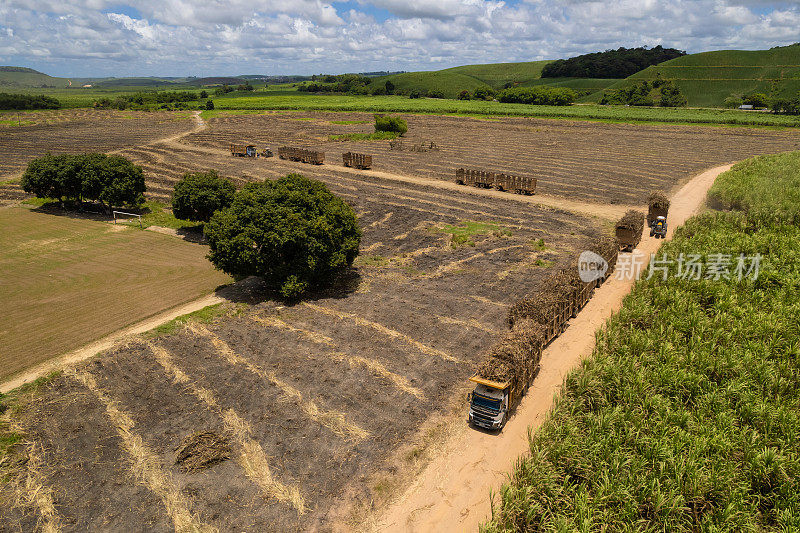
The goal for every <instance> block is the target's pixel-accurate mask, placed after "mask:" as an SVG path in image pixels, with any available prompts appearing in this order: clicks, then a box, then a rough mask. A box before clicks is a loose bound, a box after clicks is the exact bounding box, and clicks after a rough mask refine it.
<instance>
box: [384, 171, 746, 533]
mask: <svg viewBox="0 0 800 533" xmlns="http://www.w3.org/2000/svg"><path fill="white" fill-rule="evenodd" d="M731 166H732V165H725V166H720V167H716V168H712V169H710V170H707V171H705V172H703V173H702V174H699V175H697V176H695V177H694V178H692V179H691V180H690V181H689V182H688V183H686V184H685V185H684V186H683V187H682V188H681V189H680V190H679V191H678V192H677V193H676V194H675V195H674V196H673V197H672V205H671V206H670V213H669V219H670V226H671V227H670V229H669V233H668V236H667V238H668V239H671V238H672V232H673V231H674V228H675V227H677V226H679V225H681V224H683V223H684V222H685V221H686V219H687V218H689V217H690V216H692V215H693V214H695V213H696V212H697V211H698V210H699V209H700V208H701V207H702V206H703V204H704V201H705V198H706V193H707V191H708V189H709V188H710V187H711V185H712V184H713V183H714V179H715V178H716V177H717V176H718V175H719V174H720V173H722V172H724V171H726V170H728V169H729V168H730V167H731ZM660 244H661V241H660V240H656V239H654V238H652V237H649V236H648V235H647V233H645V237H644V238H643V239H642V242H641V244H640V245H639V248H637V249H636V250H635V251H634V257H635V258H636V259H637V260H641V264H642V266H643V267H644V266H645V265H646V263H647V261H648V260H649V258H650V254H651V253H655V252H656V250H657V249H658V247H659V245H660ZM621 257H622V256H621ZM620 265H621V263H620ZM624 270H625V269H624V268H623V267H622V266H620V268H619V269H618V272H622V271H624ZM632 286H633V277H632V276H631V277H630V279H619V277H618V276H617V275H616V274H614V275H612V276H611V278H609V280H608V281H607V282H606V283H604V284H603V286H602V287H600V288H599V289H598V290H597V291H596V292H595V296H594V297H593V298H592V299H591V300H590V301H589V303H588V304H587V305H586V307H584V309H583V310H582V311H581V312H580V313H579V314H578V317H577V318H574V319H572V320H571V321H570V325H569V327H568V328H567V330H566V331H565V332H564V333H562V334H561V335H560V336H559V337H558V338H557V339H556V340H554V341H553V343H552V344H551V345H550V346H549V347H548V348H547V349H546V350H545V351H544V353H543V354H542V369H541V371H540V372H539V375H538V376H537V378H536V380H535V381H534V382H533V384H532V385H531V388H530V389H529V391H528V393H527V394H526V396H525V397H524V398H523V399H522V403H520V405H519V407H518V408H517V411H516V414H515V415H514V416H513V417H512V418H511V420H510V421H509V423H508V424H507V425H506V427H505V429H504V430H503V431H502V432H501V433H500V434H497V435H494V434H490V433H484V432H481V431H478V430H474V429H470V428H468V427H467V424H466V422H465V423H464V424H463V426H462V428H461V430H460V431H459V432H458V433H456V434H455V435H454V436H453V437H452V438H451V439H450V441H449V442H448V443H447V444H446V445H445V447H444V450H443V452H442V454H441V455H439V456H438V457H436V458H435V459H434V460H433V461H432V462H431V463H430V464H428V466H427V467H426V468H425V469H424V470H423V471H422V473H421V474H420V475H419V476H418V477H417V479H416V480H415V481H414V482H413V483H412V485H411V486H410V487H408V488H407V489H406V491H405V492H404V493H402V494H401V495H400V496H399V497H398V498H397V499H396V501H395V502H394V503H393V504H392V505H391V506H390V507H389V508H388V509H386V511H385V512H384V513H382V514H381V515H379V516H377V517H376V519H375V523H374V524H372V529H374V530H375V531H380V532H387V531H414V532H416V531H419V532H428V531H477V530H478V526H479V525H480V524H481V523H482V522H484V521H486V519H487V518H488V517H489V515H490V505H489V492H490V490H491V491H493V492H494V494H495V495H496V496H495V504H497V503H498V496H497V495H498V493H499V489H500V486H501V485H502V483H503V482H504V481H505V480H506V479H507V475H508V474H509V473H510V472H511V471H512V469H513V467H514V463H515V462H516V460H517V458H518V457H519V456H520V455H522V454H525V453H527V452H528V428H529V427H530V428H531V429H532V430H535V429H536V428H538V427H539V426H540V425H541V423H542V422H543V420H544V419H545V417H546V414H547V412H548V411H549V409H550V406H551V405H552V401H553V397H554V395H555V394H556V393H557V392H558V389H559V387H560V386H561V383H562V382H563V380H564V377H565V376H566V374H567V373H568V372H570V371H571V370H573V369H574V368H575V367H576V366H577V365H578V364H579V363H580V361H581V360H582V359H583V358H585V357H588V356H589V355H591V353H592V350H593V349H594V341H595V337H594V334H595V331H596V330H597V329H598V328H600V327H602V326H603V324H604V323H605V321H606V319H607V318H608V317H609V316H610V315H611V314H612V313H613V312H615V311H616V310H618V309H619V307H620V305H621V303H622V299H623V297H624V296H625V295H626V294H628V292H630V290H631V288H632ZM464 416H465V418H466V411H465V413H464Z"/></svg>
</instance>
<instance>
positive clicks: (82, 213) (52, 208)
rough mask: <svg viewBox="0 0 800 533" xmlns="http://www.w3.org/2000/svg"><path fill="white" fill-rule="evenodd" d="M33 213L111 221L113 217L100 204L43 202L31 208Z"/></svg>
mask: <svg viewBox="0 0 800 533" xmlns="http://www.w3.org/2000/svg"><path fill="white" fill-rule="evenodd" d="M31 211H33V212H34V213H44V214H47V215H55V216H61V217H66V218H73V219H82V220H94V221H96V222H111V221H112V220H113V217H112V216H111V215H110V214H108V213H106V211H105V209H104V208H103V207H102V206H101V205H100V204H91V203H64V204H62V203H60V202H55V201H54V202H45V203H43V204H42V205H40V206H38V207H34V208H33V209H31Z"/></svg>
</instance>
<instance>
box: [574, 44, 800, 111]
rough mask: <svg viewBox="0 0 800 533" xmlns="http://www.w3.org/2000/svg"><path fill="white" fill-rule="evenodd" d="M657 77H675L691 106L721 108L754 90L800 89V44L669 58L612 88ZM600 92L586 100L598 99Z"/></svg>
mask: <svg viewBox="0 0 800 533" xmlns="http://www.w3.org/2000/svg"><path fill="white" fill-rule="evenodd" d="M657 76H661V77H662V78H669V79H673V80H675V83H676V84H677V85H678V87H679V88H680V89H681V91H682V92H683V94H685V95H686V97H687V99H688V100H689V105H690V106H702V107H721V106H723V105H724V101H725V98H727V97H729V96H732V95H738V96H742V95H747V94H750V93H754V92H759V93H765V94H767V95H768V96H772V97H786V96H794V95H796V94H797V93H798V91H800V45H792V46H784V47H779V48H773V49H771V50H755V51H749V50H719V51H716V52H703V53H700V54H692V55H688V56H683V57H679V58H676V59H672V60H670V61H665V62H664V63H661V64H659V65H654V66H652V67H648V68H646V69H644V70H642V71H641V72H637V73H636V74H634V75H633V76H630V77H628V78H626V79H624V80H621V81H619V82H617V83H615V84H613V85H611V86H610V87H609V89H619V88H621V87H626V86H629V85H631V84H633V83H636V82H639V81H641V80H652V79H655V78H656V77H657ZM601 96H602V93H596V94H593V95H591V96H590V97H588V98H587V99H586V101H598V100H599V99H600V97H601Z"/></svg>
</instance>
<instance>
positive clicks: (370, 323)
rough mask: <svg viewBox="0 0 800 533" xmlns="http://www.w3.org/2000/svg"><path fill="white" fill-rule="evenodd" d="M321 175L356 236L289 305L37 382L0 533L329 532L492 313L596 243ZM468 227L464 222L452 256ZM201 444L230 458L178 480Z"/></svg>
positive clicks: (414, 435) (569, 219)
mask: <svg viewBox="0 0 800 533" xmlns="http://www.w3.org/2000/svg"><path fill="white" fill-rule="evenodd" d="M339 179H340V180H341V181H340V183H339V185H338V189H337V190H336V192H337V193H341V194H343V195H346V196H345V198H346V199H347V201H348V202H350V203H351V204H352V205H353V206H354V208H355V209H356V211H357V213H358V214H359V217H360V222H361V225H362V228H363V229H364V238H363V241H362V254H361V256H360V257H359V258H358V259H357V261H356V264H355V266H354V268H353V269H352V270H351V271H350V272H348V273H347V274H345V275H343V276H342V278H341V279H340V280H338V282H337V283H336V284H334V286H333V287H332V288H330V289H328V290H326V291H325V292H323V293H320V294H316V295H313V296H312V297H311V298H310V299H308V300H306V301H305V302H303V303H299V304H296V305H286V304H284V303H281V302H279V301H276V300H274V299H272V298H270V295H269V294H266V293H263V294H257V295H255V296H254V297H253V298H252V299H249V300H248V302H249V303H250V304H251V305H250V306H249V307H247V309H246V310H244V311H241V312H239V313H237V314H233V315H230V316H227V317H224V318H220V319H217V320H215V321H213V322H211V323H199V322H190V323H189V324H188V325H187V326H186V327H184V328H182V329H179V330H178V331H176V332H174V333H170V334H167V335H160V336H155V337H153V336H147V335H146V336H143V337H140V338H138V339H134V340H131V341H129V342H127V343H124V344H122V345H119V346H117V347H115V348H114V349H112V350H110V351H108V352H106V353H104V354H102V355H100V356H98V357H97V358H95V359H93V360H91V361H89V362H87V363H84V364H82V365H80V366H79V367H78V368H77V369H76V371H75V372H67V373H65V374H64V375H62V376H59V377H57V378H55V379H54V380H52V381H51V382H49V383H48V384H47V385H46V386H45V387H44V389H43V391H42V392H41V394H40V395H39V396H38V398H37V399H34V400H32V401H31V402H30V403H28V404H27V405H26V406H24V407H22V409H21V411H20V412H18V413H17V414H15V416H14V418H13V424H14V426H15V427H16V428H18V431H20V432H22V433H24V434H25V436H26V437H25V438H26V441H27V442H30V443H32V444H30V445H25V446H20V447H19V450H18V453H19V454H23V455H24V454H28V457H30V454H33V457H34V458H35V459H36V461H34V465H35V467H36V468H35V471H34V474H31V470H30V468H25V467H19V469H20V471H19V472H18V473H16V474H13V473H12V474H11V477H10V479H11V481H10V482H9V483H7V484H6V485H5V487H4V488H3V489H0V524H4V525H5V526H0V529H2V528H3V527H5V528H6V529H7V530H10V531H15V530H19V529H21V530H28V529H31V528H32V527H34V526H35V525H36V524H37V521H39V520H41V521H42V522H41V523H57V524H58V525H59V526H60V527H61V529H62V530H65V531H71V530H85V529H87V528H88V529H98V528H100V529H109V530H150V531H161V530H165V531H166V530H172V529H175V528H178V529H180V528H183V527H196V528H198V529H200V530H204V529H206V528H216V529H218V530H220V531H232V530H258V531H287V530H308V529H320V530H329V529H331V528H332V527H334V524H340V523H341V521H342V520H345V521H346V520H347V519H348V518H349V517H352V515H351V514H350V512H351V511H352V510H353V509H354V508H353V507H351V506H353V505H354V506H355V509H357V510H364V509H369V508H370V506H371V502H379V501H381V499H382V498H385V497H387V496H388V494H387V491H388V490H389V489H388V488H387V487H389V486H390V485H391V483H392V482H393V481H392V480H393V479H395V476H400V475H402V474H403V473H404V472H405V471H406V470H408V469H411V468H414V467H415V464H416V461H417V460H418V457H419V455H420V454H421V453H423V452H424V450H425V447H426V446H427V445H428V444H429V443H430V442H431V440H433V439H434V437H433V435H434V434H435V432H436V431H441V430H442V429H441V428H442V427H443V425H445V423H446V422H447V421H448V420H452V419H453V417H454V416H457V417H458V418H460V416H461V415H462V414H463V413H462V412H461V408H463V403H464V402H463V392H464V390H465V387H466V383H467V382H466V378H467V377H468V376H469V375H471V373H472V372H473V370H474V364H475V363H476V362H477V361H478V360H479V358H480V357H481V355H482V353H483V352H484V351H485V350H486V349H487V348H488V347H489V346H490V345H491V344H492V343H494V342H495V341H496V340H497V338H498V336H499V333H500V332H501V331H502V330H503V329H504V327H505V326H504V317H505V314H506V310H507V307H508V305H510V304H511V303H513V302H515V301H516V300H517V299H518V298H519V297H520V295H522V294H525V293H526V292H528V291H530V290H531V289H532V288H533V287H534V286H535V285H536V284H537V283H538V281H539V280H541V279H542V277H543V276H544V275H545V274H546V273H548V272H549V266H550V265H552V264H554V263H556V262H558V261H561V260H564V259H565V258H566V257H567V255H568V254H570V253H573V252H574V251H575V250H577V249H579V248H580V247H582V246H583V244H584V243H585V242H586V240H587V239H591V238H593V237H595V236H596V235H597V232H598V228H596V227H595V226H594V225H592V224H590V223H589V222H588V221H587V220H586V219H582V218H579V217H575V216H573V215H570V214H567V213H564V212H560V211H556V210H543V209H539V208H535V207H529V206H524V205H518V204H515V203H512V202H508V201H502V200H497V201H485V200H483V201H481V200H476V199H474V198H472V197H469V196H467V195H452V196H453V197H452V198H449V199H447V200H443V199H439V198H437V197H436V196H435V195H431V194H430V193H429V192H428V191H426V190H424V189H421V188H418V187H412V186H398V185H397V184H383V183H378V182H375V183H371V182H368V181H361V182H359V181H358V180H354V179H351V178H348V179H349V181H346V180H345V179H344V177H340V178H339ZM466 221H472V222H474V221H480V222H481V224H473V226H470V227H473V229H474V231H472V232H468V233H470V236H469V240H470V241H471V242H467V243H465V244H461V245H456V246H454V245H453V232H456V233H457V232H458V231H460V230H461V229H462V228H466V227H467V226H466V225H465V223H466ZM540 239H541V240H540ZM542 243H543V244H542ZM454 409H455V411H453V410H454ZM454 412H458V415H454ZM207 431H210V432H214V433H216V434H218V435H221V436H223V437H224V438H225V439H227V440H228V441H229V442H230V457H229V459H226V460H223V461H222V462H219V463H217V464H214V465H212V466H210V467H209V468H207V469H204V470H202V471H200V472H187V471H186V470H185V469H184V468H183V467H182V466H181V465H179V464H176V458H177V451H176V450H177V448H178V447H179V446H180V445H181V443H182V442H183V441H184V439H186V438H187V437H189V436H191V435H193V434H195V433H199V432H207ZM432 432H433V433H432ZM400 449H404V450H406V453H402V454H399V455H398V450H400ZM37 461H38V462H37ZM30 462H31V461H30V459H29V460H28V463H30ZM34 479H35V483H28V481H29V480H34ZM32 486H37V487H41V490H42V491H43V492H41V493H42V494H45V495H47V496H48V497H49V498H50V500H48V501H50V502H51V504H52V505H50V506H48V504H47V501H45V502H44V503H42V500H41V499H39V500H37V499H36V498H33V497H29V496H31V494H30V491H31V488H30V487H32ZM88 495H95V496H96V495H106V496H103V497H99V498H98V497H94V498H89V497H88ZM45 500H46V498H45ZM14 502H16V504H14V505H12V503H14ZM43 509H45V511H43ZM46 509H53V511H52V512H49V511H46ZM132 509H133V510H135V509H143V511H142V512H133V511H132Z"/></svg>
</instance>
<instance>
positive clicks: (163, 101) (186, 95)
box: [94, 90, 208, 110]
mask: <svg viewBox="0 0 800 533" xmlns="http://www.w3.org/2000/svg"><path fill="white" fill-rule="evenodd" d="M206 98H208V93H207V92H206V91H205V90H203V91H200V92H199V93H196V92H194V91H141V92H137V93H135V94H131V95H123V96H117V97H116V98H114V99H113V100H112V99H111V98H108V97H103V98H99V99H97V100H95V102H94V107H95V108H97V109H119V110H123V109H156V108H161V109H189V108H190V107H191V106H190V105H189V102H196V101H198V100H203V99H206Z"/></svg>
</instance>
